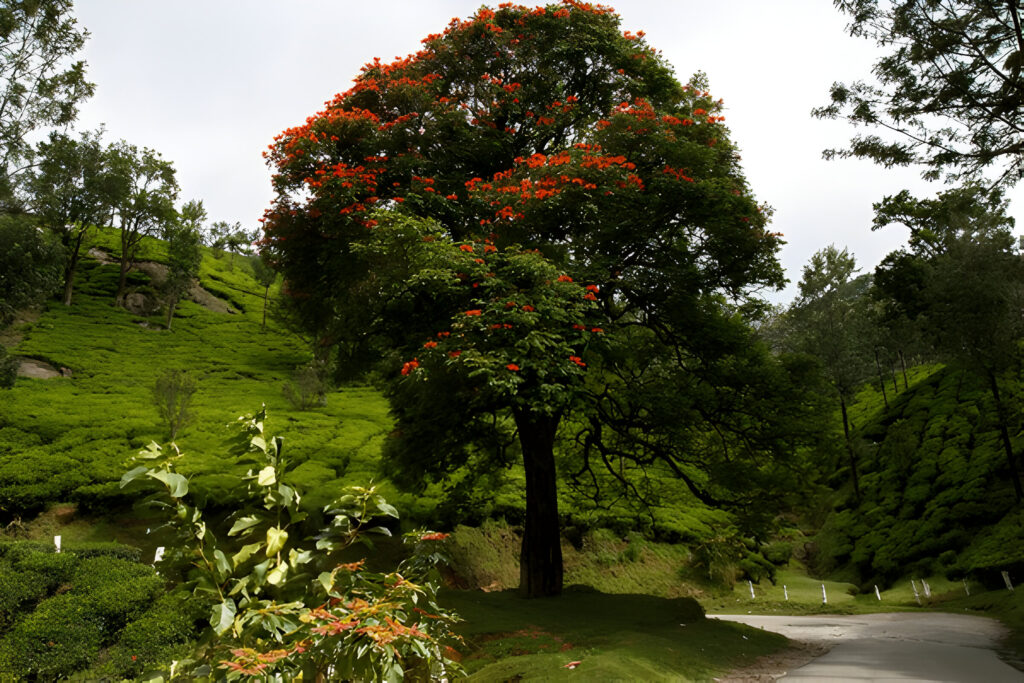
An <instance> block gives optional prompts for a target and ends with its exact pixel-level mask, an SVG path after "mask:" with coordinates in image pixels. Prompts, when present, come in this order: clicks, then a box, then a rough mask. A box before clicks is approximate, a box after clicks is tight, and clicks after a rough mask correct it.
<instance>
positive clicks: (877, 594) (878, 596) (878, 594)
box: [875, 583, 882, 602]
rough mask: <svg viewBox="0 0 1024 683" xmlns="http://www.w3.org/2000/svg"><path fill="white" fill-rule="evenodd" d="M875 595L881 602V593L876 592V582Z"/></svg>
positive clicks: (876, 585) (876, 586)
mask: <svg viewBox="0 0 1024 683" xmlns="http://www.w3.org/2000/svg"><path fill="white" fill-rule="evenodd" d="M875 597H876V598H878V602H882V594H881V593H879V592H878V584H877V583H876V584H875Z"/></svg>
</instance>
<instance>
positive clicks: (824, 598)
mask: <svg viewBox="0 0 1024 683" xmlns="http://www.w3.org/2000/svg"><path fill="white" fill-rule="evenodd" d="M821 604H823V605H827V604H828V593H826V592H825V584H821Z"/></svg>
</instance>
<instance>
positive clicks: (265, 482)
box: [256, 465, 277, 486]
mask: <svg viewBox="0 0 1024 683" xmlns="http://www.w3.org/2000/svg"><path fill="white" fill-rule="evenodd" d="M276 481H277V470H275V469H274V466H273V465H267V466H266V467H264V468H263V469H262V470H260V473H259V475H258V476H257V477H256V483H257V484H259V485H260V486H273V485H274V482H276Z"/></svg>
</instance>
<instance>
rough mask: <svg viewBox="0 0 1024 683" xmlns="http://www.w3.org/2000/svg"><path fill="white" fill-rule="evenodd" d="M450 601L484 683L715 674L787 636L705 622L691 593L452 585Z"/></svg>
mask: <svg viewBox="0 0 1024 683" xmlns="http://www.w3.org/2000/svg"><path fill="white" fill-rule="evenodd" d="M442 602H444V603H445V604H447V605H448V606H450V607H453V608H454V609H456V610H457V611H458V613H459V614H460V615H461V616H462V618H463V619H465V622H464V623H463V624H461V625H460V629H459V631H460V633H461V635H462V636H463V637H464V638H465V641H466V647H465V648H464V652H465V658H464V660H463V664H464V665H465V666H466V669H467V671H468V672H469V673H470V677H471V678H472V679H475V680H529V679H544V680H552V679H553V680H560V679H564V678H569V677H570V676H572V677H577V678H581V679H585V680H646V681H650V680H698V681H699V680H710V679H711V678H712V677H714V676H718V675H721V674H722V673H724V672H726V671H728V670H730V669H733V668H736V667H738V666H742V665H745V664H748V663H749V662H751V661H753V660H754V659H755V658H757V657H759V656H762V655H765V654H768V653H771V652H775V651H777V650H779V649H781V648H783V647H785V645H786V642H787V641H786V639H785V638H783V637H781V636H778V635H776V634H773V633H767V632H764V631H760V630H756V629H752V628H748V627H744V626H741V625H738V624H730V623H726V622H719V621H715V620H708V619H705V618H704V610H703V608H701V606H700V605H699V604H698V603H697V602H696V601H695V600H693V599H690V598H671V599H669V598H658V597H654V596H650V595H628V594H606V593H599V592H596V591H593V590H592V589H588V588H585V587H579V588H577V587H570V588H569V589H567V590H566V592H565V593H564V594H563V595H561V596H559V597H556V598H546V599H534V600H525V599H523V598H520V597H519V596H518V595H517V594H516V593H515V592H514V591H503V592H495V593H484V592H480V591H446V592H444V593H443V594H442ZM574 662H578V663H577V664H576V665H575V666H574V667H572V668H571V669H570V668H568V666H569V665H570V664H572V663H574Z"/></svg>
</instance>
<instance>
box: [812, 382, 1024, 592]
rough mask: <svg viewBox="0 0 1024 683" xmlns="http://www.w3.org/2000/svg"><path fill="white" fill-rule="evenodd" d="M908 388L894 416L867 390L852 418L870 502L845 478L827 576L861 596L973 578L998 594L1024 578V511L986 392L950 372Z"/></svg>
mask: <svg viewBox="0 0 1024 683" xmlns="http://www.w3.org/2000/svg"><path fill="white" fill-rule="evenodd" d="M900 388H901V392H900V393H899V394H898V395H897V396H896V397H893V396H892V394H891V393H890V399H889V401H890V406H889V408H888V409H886V408H885V406H884V405H883V402H882V398H881V396H880V395H879V394H878V392H877V390H875V389H873V388H868V389H865V390H864V391H863V392H862V393H861V395H860V397H859V401H858V404H857V405H856V406H855V407H854V409H853V410H851V417H852V419H853V422H854V424H855V425H856V426H857V431H856V434H857V437H858V455H859V460H860V468H859V469H860V474H861V492H862V497H861V500H860V501H859V502H858V501H856V500H854V498H853V495H852V491H851V489H850V487H849V484H848V478H849V474H848V471H845V470H844V471H841V472H840V473H839V474H838V476H837V477H836V484H837V485H838V486H837V490H838V492H837V495H836V497H835V503H834V506H835V507H834V509H833V510H832V511H831V513H830V514H829V515H828V516H827V518H826V519H825V521H824V524H823V528H822V531H821V532H820V533H819V534H818V536H817V539H816V541H817V549H818V552H817V555H816V558H815V559H816V563H817V565H818V567H817V568H818V570H819V571H822V572H825V573H834V574H835V576H836V577H841V578H842V579H843V580H846V581H851V582H854V583H857V584H859V585H861V587H862V588H866V587H870V586H871V585H873V584H875V583H877V584H879V585H881V586H882V587H883V588H884V587H886V586H887V585H888V584H889V583H891V582H893V581H895V580H896V579H898V578H900V577H905V576H911V575H915V576H930V575H944V574H949V575H950V576H953V577H961V576H963V575H965V574H966V575H968V576H969V577H971V578H974V579H976V580H978V581H981V582H983V583H985V584H986V585H988V586H989V587H996V586H998V585H1000V583H1001V581H1000V579H999V572H1000V571H1001V570H1003V569H1009V570H1011V574H1015V575H1018V576H1024V574H1022V572H1024V526H1022V524H1021V521H1022V519H1021V515H1022V509H1021V507H1020V506H1019V505H1017V504H1015V501H1014V497H1013V490H1012V487H1011V484H1010V481H1009V478H1008V475H1007V472H1006V464H1005V463H1006V460H1005V455H1004V454H1003V451H1002V447H1001V444H1000V441H999V436H998V432H997V431H996V425H995V420H994V415H993V412H994V410H993V409H992V407H991V400H990V398H989V396H988V394H987V392H986V391H985V390H984V388H982V387H978V386H975V385H974V384H972V382H971V379H970V377H969V376H967V377H966V378H964V379H963V381H962V382H961V375H960V373H958V372H954V371H951V370H949V369H946V368H943V367H941V366H938V367H936V366H932V367H927V368H919V369H918V370H917V372H916V373H914V376H913V381H912V383H911V386H910V390H909V391H902V385H901V387H900ZM890 389H891V386H890ZM1015 438H1016V437H1015Z"/></svg>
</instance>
